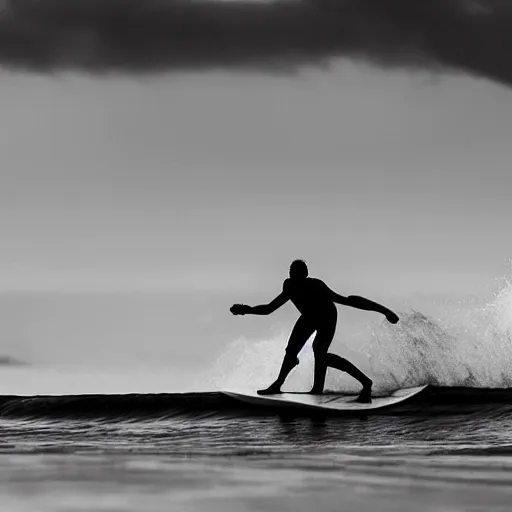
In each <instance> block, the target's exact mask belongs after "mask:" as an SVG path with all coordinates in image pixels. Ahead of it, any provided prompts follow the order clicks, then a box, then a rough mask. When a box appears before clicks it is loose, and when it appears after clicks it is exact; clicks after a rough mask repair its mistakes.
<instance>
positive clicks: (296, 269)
mask: <svg viewBox="0 0 512 512" xmlns="http://www.w3.org/2000/svg"><path fill="white" fill-rule="evenodd" d="M306 277H308V266H307V265H306V262H305V261H303V260H295V261H294V262H292V264H291V265H290V279H306Z"/></svg>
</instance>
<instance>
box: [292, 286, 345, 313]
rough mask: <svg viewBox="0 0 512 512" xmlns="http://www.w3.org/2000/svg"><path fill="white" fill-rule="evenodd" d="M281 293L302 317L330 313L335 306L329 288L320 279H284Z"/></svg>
mask: <svg viewBox="0 0 512 512" xmlns="http://www.w3.org/2000/svg"><path fill="white" fill-rule="evenodd" d="M283 292H284V293H286V294H287V296H288V297H289V299H290V301H291V302H292V303H293V304H294V305H295V307H296V308H297V309H298V310H299V311H300V312H301V313H302V314H303V315H310V314H312V315H315V316H317V315H318V314H320V313H328V312H332V310H333V309H334V310H336V306H335V305H334V302H333V300H332V297H331V294H332V292H331V290H330V288H329V287H328V286H327V285H326V284H325V283H324V282H323V281H322V280H320V279H316V278H314V277H307V278H305V279H290V278H288V279H286V280H285V281H284V283H283Z"/></svg>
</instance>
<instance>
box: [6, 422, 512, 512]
mask: <svg viewBox="0 0 512 512" xmlns="http://www.w3.org/2000/svg"><path fill="white" fill-rule="evenodd" d="M511 427H512V425H511V421H510V420H509V419H508V418H507V417H503V418H502V419H501V420H499V419H494V421H492V422H490V421H489V418H488V417H481V418H480V417H476V418H475V417H473V418H466V420H465V421H462V419H461V417H443V418H428V417H423V418H418V417H391V416H385V417H369V418H367V419H366V420H360V419H357V418H347V419H343V418H326V419H324V420H318V419H310V418H296V419H293V418H287V419H286V418H284V419H283V418H279V417H277V416H262V417H239V418H235V417H231V418H229V417H225V418H210V419H208V418H202V419H201V418H195V419H194V418H188V417H185V416H184V417H182V418H174V419H171V420H165V421H162V420H159V421H128V420H125V421H109V420H98V419H95V420H72V421H70V420H66V421H59V420H55V419H54V420H50V419H46V420H43V419H35V418H33V419H26V420H2V422H1V424H0V451H1V454H0V492H1V493H2V503H3V505H2V507H3V509H4V510H9V511H13V512H20V511H66V512H67V511H75V510H76V511H83V510H101V511H106V510H108V511H110V510H115V511H127V512H131V511H133V512H135V511H137V512H138V511H142V510H144V511H169V510H176V511H201V512H202V511H211V510H213V511H217V510H218V511H221V510H222V511H226V510H227V511H239V510H255V511H256V510H257V511H267V510H268V511H276V510H278V511H279V510H283V511H288V510H290V511H292V510H294V511H296V510H301V511H302V510H304V511H311V510H315V511H324V510H325V511H331V510H332V511H333V512H334V511H340V510H341V511H344V510H346V511H354V510H361V511H366V510H368V511H374V510H379V511H388V510H389V511H395V510H404V511H409V510H418V511H433V510H456V511H459V510H460V511H463V510H464V511H465V510H467V511H476V510H490V511H500V510H503V511H504V510H509V507H510V500H511V499H512V457H510V451H511V450H510V448H509V447H510V446H512V428H511Z"/></svg>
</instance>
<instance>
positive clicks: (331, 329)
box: [311, 317, 336, 395]
mask: <svg viewBox="0 0 512 512" xmlns="http://www.w3.org/2000/svg"><path fill="white" fill-rule="evenodd" d="M335 332H336V318H335V317H334V318H333V320H332V321H330V322H322V323H321V326H320V327H319V328H318V330H317V332H316V336H315V341H314V342H313V353H314V354H315V374H314V381H313V389H311V393H312V394H314V395H320V394H322V393H323V391H324V384H325V376H326V374H327V366H328V358H327V350H328V349H329V346H330V344H331V343H332V339H333V338H334V333H335Z"/></svg>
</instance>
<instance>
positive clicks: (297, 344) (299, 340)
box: [258, 317, 315, 395]
mask: <svg viewBox="0 0 512 512" xmlns="http://www.w3.org/2000/svg"><path fill="white" fill-rule="evenodd" d="M314 332H315V327H314V325H313V324H312V323H311V322H309V321H308V320H307V319H305V318H304V317H300V318H299V319H298V320H297V323H296V324H295V326H294V327H293V330H292V333H291V334H290V339H289V340H288V345H287V347H286V354H285V356H284V359H283V363H282V365H281V370H280V371H279V375H278V377H277V379H276V380H275V381H274V382H273V383H272V384H271V385H270V386H269V387H268V388H266V389H260V390H258V394H260V395H272V394H275V393H279V392H280V391H281V386H282V385H283V384H284V381H285V380H286V377H288V374H289V373H290V372H291V371H292V370H293V369H294V368H295V367H296V366H297V365H298V364H299V359H298V358H297V356H298V355H299V352H300V351H301V350H302V347H303V346H304V345H305V344H306V341H308V339H309V338H310V336H311V335H312V334H313V333H314Z"/></svg>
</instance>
